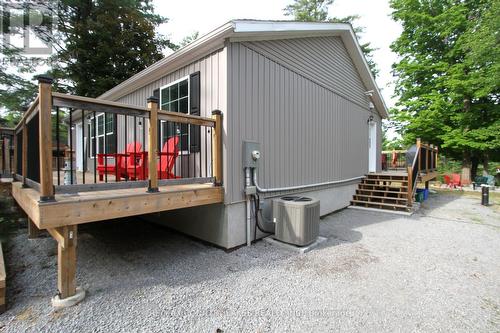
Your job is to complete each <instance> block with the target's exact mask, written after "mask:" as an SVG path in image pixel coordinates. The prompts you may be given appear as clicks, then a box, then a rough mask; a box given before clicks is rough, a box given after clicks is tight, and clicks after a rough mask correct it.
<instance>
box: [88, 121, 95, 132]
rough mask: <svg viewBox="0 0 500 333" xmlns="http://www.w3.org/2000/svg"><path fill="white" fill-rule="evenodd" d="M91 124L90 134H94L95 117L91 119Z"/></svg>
mask: <svg viewBox="0 0 500 333" xmlns="http://www.w3.org/2000/svg"><path fill="white" fill-rule="evenodd" d="M88 126H89V136H94V118H91V119H90V124H89V125H88Z"/></svg>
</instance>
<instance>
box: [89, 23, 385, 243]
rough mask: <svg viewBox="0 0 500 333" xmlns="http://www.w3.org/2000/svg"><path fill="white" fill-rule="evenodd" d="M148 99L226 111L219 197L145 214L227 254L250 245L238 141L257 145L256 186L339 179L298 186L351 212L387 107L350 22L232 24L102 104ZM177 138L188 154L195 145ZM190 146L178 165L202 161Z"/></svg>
mask: <svg viewBox="0 0 500 333" xmlns="http://www.w3.org/2000/svg"><path fill="white" fill-rule="evenodd" d="M177 91H178V92H177ZM190 94H191V95H190ZM192 94H194V95H195V96H192ZM151 95H155V96H158V97H159V98H160V108H161V109H164V110H170V111H175V112H184V113H191V114H194V115H201V116H210V114H211V112H212V111H213V110H220V111H221V112H222V114H223V123H224V127H223V140H222V141H223V186H224V202H223V203H222V204H218V205H211V206H201V207H196V208H188V209H183V210H176V211H170V212H167V213H158V214H154V216H150V217H149V218H150V219H151V220H154V221H157V222H161V223H166V224H168V225H169V226H171V227H173V228H176V229H178V230H180V231H183V232H186V233H188V234H191V235H193V236H195V237H199V238H201V239H204V240H206V241H209V242H212V243H215V244H217V245H219V246H221V247H224V248H233V247H236V246H238V245H241V244H244V243H245V240H246V228H245V204H244V201H245V194H244V185H245V174H244V169H243V164H242V148H243V142H244V141H253V142H257V143H259V144H260V148H261V155H262V158H261V160H260V161H259V167H258V181H259V183H260V185H261V186H263V187H267V188H281V187H290V186H297V185H308V184H316V183H323V182H328V181H338V183H337V184H333V185H326V186H317V187H312V188H311V187H307V188H305V189H303V190H302V191H301V190H298V192H307V195H309V196H314V197H317V198H319V199H321V214H327V213H329V212H332V211H335V210H338V209H340V208H343V207H345V206H347V205H349V200H350V199H351V198H352V195H353V193H354V192H355V188H356V186H357V182H358V181H359V180H356V177H360V176H363V175H365V174H366V173H367V172H369V171H372V172H373V171H379V170H380V165H381V164H380V151H381V137H382V136H381V120H382V119H383V118H385V117H387V108H386V106H385V104H384V101H383V98H382V96H381V94H380V91H379V89H378V87H377V85H376V83H375V81H374V79H373V77H372V75H371V72H370V70H369V67H368V65H367V63H366V61H365V58H364V56H363V54H362V52H361V49H360V47H359V44H358V41H357V39H356V37H355V34H354V32H353V30H352V27H351V26H350V25H349V24H339V23H303V22H272V21H249V20H236V21H231V22H229V23H227V24H225V25H223V26H221V27H219V28H217V29H216V30H214V31H212V32H211V33H209V34H207V35H205V36H203V37H201V38H199V39H198V40H196V41H194V42H193V43H191V44H189V45H188V46H186V47H184V48H182V49H180V50H179V51H177V52H175V53H173V54H171V55H170V56H167V57H166V58H164V59H163V60H161V61H159V62H157V63H156V64H154V65H152V66H150V67H149V68H147V69H145V70H143V71H142V72H140V73H138V74H137V75H135V76H133V77H131V78H130V79H128V80H126V81H125V82H123V83H121V84H120V85H118V86H116V87H114V88H113V89H111V90H109V91H108V92H106V93H104V94H103V95H102V96H100V98H102V99H106V100H112V101H117V102H121V103H125V104H132V105H140V106H144V105H145V103H146V99H147V98H148V97H149V96H151ZM193 97H194V98H193ZM166 132H167V129H165V130H162V133H166ZM181 135H182V136H183V137H184V138H185V139H184V140H183V142H181V143H183V146H184V147H187V146H190V143H189V141H190V139H191V140H192V141H193V142H194V141H195V140H194V139H193V138H194V136H193V133H187V129H185V130H184V131H182V133H181ZM166 138H167V135H164V139H163V140H166ZM131 139H132V138H131V137H130V138H129V140H131ZM201 141H203V138H202V140H201ZM129 142H130V141H129ZM162 144H163V142H162ZM191 145H192V147H194V148H195V149H194V150H190V149H186V150H185V153H186V154H185V155H186V156H184V157H183V159H184V161H183V165H185V166H186V165H188V164H189V163H188V162H186V161H187V159H189V158H191V159H192V161H193V164H196V161H197V160H199V159H198V158H197V157H196V156H195V155H197V154H203V149H201V153H200V149H198V148H199V147H196V145H193V143H191ZM204 145H205V143H203V142H201V147H203V146H204ZM190 148H191V147H190ZM183 150H184V149H183ZM204 159H205V157H204V156H202V159H201V164H204ZM177 164H181V161H180V159H178V161H177ZM199 164H200V163H198V165H197V166H196V168H199V167H201V166H202V165H199ZM208 164H210V161H208ZM89 165H90V163H89ZM179 169H180V168H179ZM182 172H183V173H182V174H181V171H178V174H179V175H180V176H182V177H188V176H189V172H188V171H187V170H183V171H182ZM195 172H196V170H195ZM202 174H203V171H202ZM349 179H351V181H346V182H342V181H343V180H349ZM295 192H297V191H295ZM284 193H288V192H282V191H281V192H273V193H272V194H269V195H271V196H279V195H283V194H284ZM264 202H265V200H264ZM264 206H265V207H267V205H264ZM252 229H253V227H252Z"/></svg>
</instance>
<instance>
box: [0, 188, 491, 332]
mask: <svg viewBox="0 0 500 333" xmlns="http://www.w3.org/2000/svg"><path fill="white" fill-rule="evenodd" d="M497 208H498V207H496V208H495V207H494V206H493V207H482V206H480V205H479V199H478V197H476V198H473V197H469V196H459V195H446V194H439V195H432V196H431V198H430V200H428V201H427V202H426V203H424V204H423V206H422V209H421V210H420V211H419V212H418V213H417V214H414V215H413V216H412V217H405V216H397V215H389V214H383V213H373V212H367V211H359V210H353V209H346V210H343V211H341V212H338V213H335V214H332V215H330V216H328V217H325V218H324V219H323V220H322V224H321V232H320V233H321V235H322V236H325V237H327V238H328V241H326V242H325V243H323V244H322V245H321V246H320V247H319V248H318V249H317V250H314V251H312V252H310V253H307V254H305V255H297V254H295V253H290V252H287V251H285V250H282V249H278V248H276V247H273V246H272V245H270V244H267V243H266V242H258V243H257V244H255V245H254V246H252V247H249V248H246V247H244V248H240V249H238V250H236V251H233V252H230V253H226V252H224V251H222V250H220V249H216V248H214V247H211V246H209V245H205V244H203V243H201V242H198V241H196V240H192V239H190V238H187V237H185V236H183V235H180V234H178V233H176V232H173V231H171V230H168V229H165V228H162V227H158V226H155V225H151V224H147V223H145V222H143V221H140V220H133V221H127V222H123V221H120V222H113V223H97V224H90V225H85V226H82V227H81V229H80V230H81V232H80V235H79V243H78V244H79V249H78V284H79V285H81V286H83V287H84V288H85V289H86V290H87V297H86V298H85V300H84V301H83V302H82V303H80V304H79V305H77V306H75V307H72V308H69V309H65V310H60V311H55V310H53V309H52V307H51V306H50V297H51V296H52V295H53V294H54V293H55V288H56V250H55V242H54V241H53V240H52V239H50V238H48V237H47V238H42V239H37V240H33V241H27V239H26V230H25V229H24V230H20V231H19V232H18V234H17V235H15V236H14V237H13V238H12V239H11V241H10V242H9V243H8V244H7V246H6V261H7V264H8V267H7V268H8V274H9V275H8V278H9V282H8V283H9V286H8V287H9V290H8V295H7V296H8V301H9V308H8V311H7V312H6V313H4V314H3V315H0V332H24V331H29V332H45V331H50V332H89V331H92V332H116V331H123V332H131V331H141V332H160V331H163V332H239V331H245V332H267V331H278V332H283V331H296V332H297V331H301V332H303V331H306V332H307V331H313V330H314V331H315V332H327V331H333V330H337V331H340V330H341V331H372V332H373V331H375V332H379V331H467V332H471V331H472V332H474V331H476V332H499V331H500V278H499V276H500V212H499V211H498V210H497Z"/></svg>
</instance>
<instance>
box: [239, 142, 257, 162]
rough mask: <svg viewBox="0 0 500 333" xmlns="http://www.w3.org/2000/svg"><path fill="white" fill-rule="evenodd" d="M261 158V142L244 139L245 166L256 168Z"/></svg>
mask: <svg viewBox="0 0 500 333" xmlns="http://www.w3.org/2000/svg"><path fill="white" fill-rule="evenodd" d="M259 159H260V143H258V142H254V141H243V168H256V167H257V165H258V162H259Z"/></svg>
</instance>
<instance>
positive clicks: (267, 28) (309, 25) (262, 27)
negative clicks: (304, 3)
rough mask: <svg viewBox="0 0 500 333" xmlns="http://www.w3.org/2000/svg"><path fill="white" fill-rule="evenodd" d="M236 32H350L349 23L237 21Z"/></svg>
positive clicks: (235, 23)
mask: <svg viewBox="0 0 500 333" xmlns="http://www.w3.org/2000/svg"><path fill="white" fill-rule="evenodd" d="M233 22H234V32H235V33H236V34H238V33H252V32H265V33H269V32H280V31H284V32H299V31H330V32H331V31H339V30H349V29H350V25H349V24H347V23H329V22H287V21H246V20H235V21H233Z"/></svg>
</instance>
